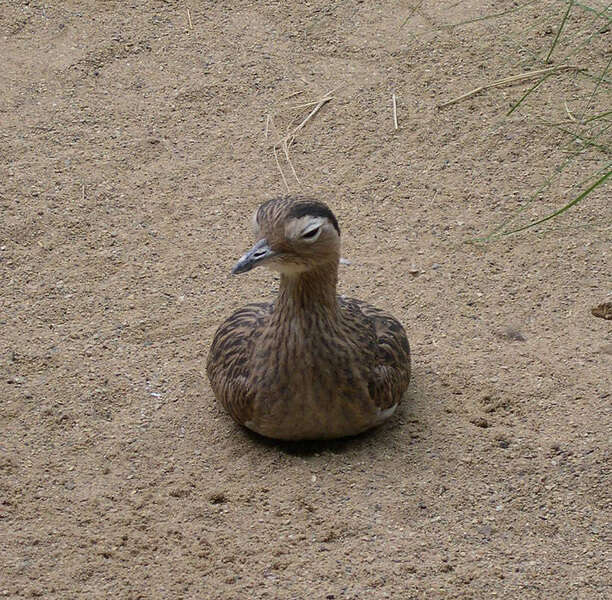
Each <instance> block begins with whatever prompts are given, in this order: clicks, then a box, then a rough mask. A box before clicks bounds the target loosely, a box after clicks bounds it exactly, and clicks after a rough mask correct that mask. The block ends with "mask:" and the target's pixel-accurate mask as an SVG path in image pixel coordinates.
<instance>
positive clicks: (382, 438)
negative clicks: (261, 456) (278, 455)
mask: <svg viewBox="0 0 612 600" xmlns="http://www.w3.org/2000/svg"><path fill="white" fill-rule="evenodd" d="M406 404H408V405H409V402H407V403H405V404H404V403H403V404H402V405H400V410H399V411H398V412H397V413H396V414H395V415H394V416H393V417H392V418H391V419H389V421H387V422H385V423H382V424H381V425H379V426H378V427H374V428H372V429H368V430H367V431H364V432H363V433H359V434H357V435H353V436H347V437H343V438H336V439H330V440H300V441H286V440H277V439H273V438H268V437H265V436H263V435H260V434H258V433H256V432H254V431H251V430H250V429H247V428H246V427H241V429H242V432H243V433H244V435H245V436H246V437H247V438H248V439H250V440H251V441H252V442H253V443H256V444H258V445H260V446H263V447H265V448H268V449H274V450H278V451H280V452H282V453H284V454H288V455H290V456H301V457H309V456H314V455H317V454H321V453H323V452H331V453H333V454H342V453H344V452H349V451H359V450H361V449H363V448H366V447H370V446H372V445H378V446H380V445H385V444H387V443H391V444H392V443H393V441H392V439H391V438H393V437H395V435H396V434H397V432H398V430H400V429H402V427H403V425H402V422H403V420H404V416H405V413H408V412H410V407H409V406H406Z"/></svg>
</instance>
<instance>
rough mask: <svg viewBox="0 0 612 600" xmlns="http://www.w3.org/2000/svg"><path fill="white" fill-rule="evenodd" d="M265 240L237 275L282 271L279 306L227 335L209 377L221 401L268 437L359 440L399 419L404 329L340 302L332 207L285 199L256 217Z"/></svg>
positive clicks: (404, 381)
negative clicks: (256, 269)
mask: <svg viewBox="0 0 612 600" xmlns="http://www.w3.org/2000/svg"><path fill="white" fill-rule="evenodd" d="M254 225H255V231H256V235H257V243H256V244H255V246H254V247H253V248H252V250H250V251H249V252H247V253H246V254H245V255H244V256H243V257H242V258H241V259H240V260H239V261H238V263H237V264H236V266H235V267H234V269H233V271H232V272H233V273H243V272H246V271H249V270H250V269H252V268H253V267H255V266H259V265H265V266H267V267H268V268H270V269H273V270H277V271H280V274H281V282H280V290H279V293H278V297H277V298H276V300H275V302H274V303H273V304H265V303H259V304H249V305H247V306H245V307H244V308H241V309H240V310H238V311H237V312H235V313H234V314H233V315H232V316H231V317H229V319H227V320H226V321H225V322H224V323H223V324H222V325H221V326H220V327H219V329H218V330H217V333H216V334H215V338H214V340H213V343H212V346H211V349H210V353H209V355H208V363H207V372H208V377H209V379H210V383H211V386H212V389H213V391H214V393H215V396H216V397H217V399H218V400H219V402H221V404H222V405H223V406H224V407H225V408H226V409H227V411H228V412H229V413H230V414H231V415H232V417H233V418H234V419H235V420H236V421H237V422H238V423H240V424H242V425H245V426H246V427H248V428H249V429H252V430H253V431H256V432H258V433H260V434H262V435H265V436H268V437H272V438H278V439H285V440H301V439H325V438H337V437H343V436H347V435H354V434H357V433H360V432H362V431H365V430H366V429H369V428H371V427H374V426H376V425H378V424H379V423H381V422H382V421H384V420H385V419H387V418H388V417H389V416H391V414H393V412H394V410H395V408H396V407H397V405H398V404H399V402H400V400H401V398H402V395H403V394H404V392H405V391H406V388H407V387H408V381H409V379H410V347H409V345H408V340H407V338H406V333H405V332H404V329H403V327H402V326H401V324H400V323H399V322H398V321H397V320H396V319H394V318H393V317H392V316H390V315H388V314H386V313H385V312H383V311H381V310H379V309H377V308H374V307H373V306H370V305H369V304H367V303H365V302H362V301H360V300H354V299H352V298H345V297H343V296H340V297H339V296H337V294H336V284H337V279H338V262H339V259H340V229H339V226H338V222H337V221H336V218H335V216H334V215H333V214H332V212H331V211H330V210H329V208H328V207H327V206H326V205H325V204H323V203H322V202H317V201H314V200H310V199H307V198H295V197H284V198H276V199H274V200H270V201H268V202H266V203H264V204H262V205H261V206H260V207H259V209H258V210H257V212H256V214H255V220H254Z"/></svg>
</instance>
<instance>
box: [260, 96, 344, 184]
mask: <svg viewBox="0 0 612 600" xmlns="http://www.w3.org/2000/svg"><path fill="white" fill-rule="evenodd" d="M332 92H333V90H332V91H330V92H328V93H327V94H325V95H324V96H323V97H322V98H320V99H319V100H314V101H312V102H304V103H303V104H299V105H295V106H289V107H287V108H285V109H284V110H296V109H303V108H309V107H311V106H312V107H313V108H312V110H311V111H310V112H309V113H308V114H307V115H306V117H305V118H304V119H302V120H301V121H300V122H299V123H298V124H297V125H295V126H292V125H294V124H295V123H296V119H293V122H291V121H290V124H289V128H288V130H287V132H286V133H285V135H284V136H282V137H280V139H278V140H277V141H276V142H275V143H274V144H273V145H272V151H273V152H274V160H275V162H276V166H277V168H278V171H279V173H280V175H281V177H282V180H283V183H284V185H285V188H286V189H287V191H288V192H289V191H290V188H289V183H288V181H287V178H286V177H285V174H284V172H283V169H282V166H281V163H280V160H279V158H278V154H279V150H282V152H283V154H284V155H285V160H286V161H287V164H288V165H289V169H290V170H291V174H292V175H293V178H294V179H295V181H296V182H297V184H298V185H300V186H301V185H302V182H301V181H300V178H299V177H298V174H297V172H296V170H295V167H294V166H293V162H292V160H291V155H290V153H289V149H290V148H291V146H292V145H293V143H294V142H295V139H296V136H297V135H298V134H299V132H300V131H302V129H304V127H306V125H307V124H308V123H309V122H310V121H311V120H312V119H313V118H314V117H315V115H316V114H317V113H318V112H319V111H320V110H321V108H323V106H325V105H326V104H327V103H328V102H329V101H330V100H333V96H332V95H331V94H332ZM301 93H302V92H294V93H293V94H289V95H288V96H285V97H284V99H285V100H287V99H289V98H293V97H294V96H297V95H298V94H301ZM273 126H274V123H273V116H272V115H271V114H268V115H266V128H265V131H264V138H265V139H268V135H269V132H270V129H271V128H272V127H273Z"/></svg>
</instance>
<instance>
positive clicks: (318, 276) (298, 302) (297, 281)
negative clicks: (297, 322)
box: [274, 264, 338, 319]
mask: <svg viewBox="0 0 612 600" xmlns="http://www.w3.org/2000/svg"><path fill="white" fill-rule="evenodd" d="M337 283H338V265H337V264H327V265H322V266H321V267H318V268H316V269H311V270H309V271H304V272H303V273H296V274H292V275H285V274H282V275H281V282H280V289H279V292H278V298H277V299H276V302H275V308H274V312H275V313H277V314H278V315H279V316H280V315H283V316H299V315H310V316H316V315H317V314H320V315H321V316H325V317H326V318H331V319H334V318H336V316H337V313H338V298H337V295H336V285H337Z"/></svg>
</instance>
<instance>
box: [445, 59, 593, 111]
mask: <svg viewBox="0 0 612 600" xmlns="http://www.w3.org/2000/svg"><path fill="white" fill-rule="evenodd" d="M567 70H575V71H581V70H582V68H581V67H576V66H574V65H559V66H558V67H550V68H548V69H539V70H538V71H529V73H521V74H520V75H512V76H511V77H504V78H503V79H497V80H496V81H493V82H492V83H488V84H486V85H483V86H481V87H477V88H476V89H473V90H472V91H470V92H467V93H466V94H462V95H461V96H458V97H457V98H453V99H452V100H449V101H448V102H443V103H442V104H438V108H444V107H446V106H450V105H451V104H455V103H457V102H461V100H465V99H466V98H471V97H472V96H475V95H476V94H478V93H480V92H483V91H484V90H488V89H490V88H495V87H501V86H503V85H507V84H509V83H516V82H518V81H524V80H526V79H531V78H532V77H538V76H539V75H546V74H548V73H553V72H554V71H567Z"/></svg>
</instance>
